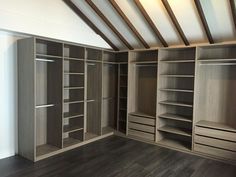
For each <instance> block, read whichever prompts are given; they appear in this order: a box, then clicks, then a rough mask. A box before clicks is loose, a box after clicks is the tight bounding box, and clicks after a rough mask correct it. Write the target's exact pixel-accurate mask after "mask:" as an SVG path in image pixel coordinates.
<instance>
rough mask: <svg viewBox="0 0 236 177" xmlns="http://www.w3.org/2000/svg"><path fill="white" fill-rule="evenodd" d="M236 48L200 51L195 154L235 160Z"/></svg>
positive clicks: (222, 46)
mask: <svg viewBox="0 0 236 177" xmlns="http://www.w3.org/2000/svg"><path fill="white" fill-rule="evenodd" d="M235 51H236V45H235V44H225V45H214V46H201V47H199V48H198V55H197V67H196V70H197V72H196V86H195V90H196V93H195V98H196V99H195V107H196V108H195V111H194V116H195V119H194V120H195V121H194V127H195V131H194V133H195V134H194V151H195V152H199V153H202V154H207V155H211V156H214V157H219V158H223V159H230V160H234V161H235V160H236V153H235V152H236V143H235V142H236V138H235V137H236V119H235V116H236V109H235V105H236V94H235V93H236V92H235V90H236V87H235V85H236V52H235Z"/></svg>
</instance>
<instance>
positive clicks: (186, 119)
mask: <svg viewBox="0 0 236 177" xmlns="http://www.w3.org/2000/svg"><path fill="white" fill-rule="evenodd" d="M158 117H159V118H162V119H170V120H177V121H183V122H192V117H185V116H181V115H176V114H168V113H167V114H161V115H159V116H158Z"/></svg>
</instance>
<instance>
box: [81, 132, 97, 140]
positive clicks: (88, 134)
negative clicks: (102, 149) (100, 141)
mask: <svg viewBox="0 0 236 177" xmlns="http://www.w3.org/2000/svg"><path fill="white" fill-rule="evenodd" d="M98 136H99V135H96V134H93V133H89V132H86V133H85V134H84V139H85V141H87V140H90V139H93V138H96V137H98Z"/></svg>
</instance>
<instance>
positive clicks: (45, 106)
mask: <svg viewBox="0 0 236 177" xmlns="http://www.w3.org/2000/svg"><path fill="white" fill-rule="evenodd" d="M53 106H55V105H54V104H43V105H37V106H36V107H35V108H36V109H38V108H48V107H53Z"/></svg>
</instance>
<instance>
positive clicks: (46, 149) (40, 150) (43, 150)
mask: <svg viewBox="0 0 236 177" xmlns="http://www.w3.org/2000/svg"><path fill="white" fill-rule="evenodd" d="M58 150H59V148H58V147H55V146H52V145H49V144H44V145H40V146H37V148H36V156H37V157H39V156H42V155H46V154H50V153H51V152H55V151H58Z"/></svg>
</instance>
